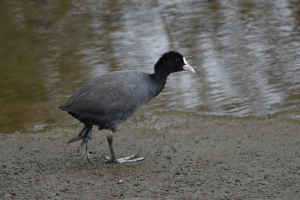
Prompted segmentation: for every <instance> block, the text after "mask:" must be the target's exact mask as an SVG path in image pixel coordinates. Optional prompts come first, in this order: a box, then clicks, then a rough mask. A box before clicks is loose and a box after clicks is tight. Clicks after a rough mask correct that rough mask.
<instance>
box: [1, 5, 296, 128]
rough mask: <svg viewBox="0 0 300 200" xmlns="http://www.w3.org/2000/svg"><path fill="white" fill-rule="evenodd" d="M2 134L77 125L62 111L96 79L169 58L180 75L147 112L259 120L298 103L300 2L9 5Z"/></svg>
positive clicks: (4, 14)
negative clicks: (186, 69) (180, 59)
mask: <svg viewBox="0 0 300 200" xmlns="http://www.w3.org/2000/svg"><path fill="white" fill-rule="evenodd" d="M0 5H1V6H0V13H1V14H0V16H1V17H0V24H1V28H0V44H1V45H0V133H14V132H16V131H21V132H26V131H43V130H46V128H47V127H51V126H53V125H57V124H60V125H63V124H66V125H68V124H70V123H73V122H74V121H75V119H72V118H71V117H70V116H68V115H67V113H65V112H61V111H60V110H58V109H57V106H58V105H60V104H62V103H64V102H65V101H67V99H68V98H69V97H70V95H72V94H73V93H74V92H75V91H76V90H77V89H78V88H79V87H81V86H82V85H83V84H85V83H86V82H88V81H89V80H91V79H93V78H94V77H96V76H99V75H102V74H105V73H108V72H111V71H116V70H125V69H133V70H141V71H144V72H149V73H150V72H152V71H153V65H154V63H155V62H156V61H157V59H158V58H159V57H160V56H161V54H163V53H164V52H166V51H169V50H176V51H178V52H180V53H182V54H183V55H184V56H185V57H186V59H187V61H188V62H189V64H190V65H191V66H192V67H194V69H195V71H196V74H189V73H183V72H182V73H176V74H172V75H171V76H170V77H169V78H168V82H167V85H166V88H165V90H164V91H163V92H162V93H161V94H160V95H159V96H158V97H156V98H155V99H154V100H153V101H151V102H150V103H149V104H148V105H147V106H146V107H145V108H144V109H146V110H147V109H148V111H147V112H150V113H151V111H153V110H155V109H160V110H163V109H166V110H170V109H176V110H186V111H190V112H197V113H200V114H204V115H225V116H226V115H233V116H237V117H247V116H261V115H270V114H276V113H283V112H291V113H294V114H295V115H296V116H299V115H300V114H299V113H300V112H299V105H300V55H299V52H300V1H299V0H272V1H269V0H244V1H239V0H231V1H229V0H222V1H221V0H219V1H218V0H199V1H188V0H187V1H183V0H174V1H160V0H158V1H135V0H132V1H99V0H81V1H78V0H64V1H59V0H51V1H50V0H2V1H1V3H0Z"/></svg>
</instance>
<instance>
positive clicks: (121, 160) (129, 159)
mask: <svg viewBox="0 0 300 200" xmlns="http://www.w3.org/2000/svg"><path fill="white" fill-rule="evenodd" d="M136 157H137V155H136V154H134V155H131V156H127V157H125V158H119V159H112V158H110V157H108V156H105V159H106V161H105V163H126V162H138V161H142V160H145V158H143V157H140V158H136Z"/></svg>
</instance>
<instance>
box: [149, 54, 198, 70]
mask: <svg viewBox="0 0 300 200" xmlns="http://www.w3.org/2000/svg"><path fill="white" fill-rule="evenodd" d="M154 69H155V72H158V71H160V73H162V72H164V73H167V74H170V73H174V72H180V71H183V70H186V71H188V72H191V73H195V70H194V69H193V68H192V67H191V66H190V65H189V64H188V63H187V61H186V59H185V58H184V57H183V56H182V55H181V54H180V53H178V52H175V51H169V52H167V53H165V54H163V55H162V56H161V57H160V59H159V60H158V61H157V63H156V64H155V67H154Z"/></svg>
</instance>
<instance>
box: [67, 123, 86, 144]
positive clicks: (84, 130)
mask: <svg viewBox="0 0 300 200" xmlns="http://www.w3.org/2000/svg"><path fill="white" fill-rule="evenodd" d="M88 128H89V126H84V127H83V129H82V130H81V131H80V133H79V134H78V136H76V137H74V138H73V139H72V140H70V141H69V142H68V144H69V143H71V142H76V141H78V140H82V139H83V138H84V136H85V134H86V132H87V131H88Z"/></svg>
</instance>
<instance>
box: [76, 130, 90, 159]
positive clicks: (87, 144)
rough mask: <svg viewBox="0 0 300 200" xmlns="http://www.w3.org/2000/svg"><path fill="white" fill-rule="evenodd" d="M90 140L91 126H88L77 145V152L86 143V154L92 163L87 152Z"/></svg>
mask: <svg viewBox="0 0 300 200" xmlns="http://www.w3.org/2000/svg"><path fill="white" fill-rule="evenodd" d="M91 140H92V126H90V128H89V129H88V131H87V132H86V134H85V135H84V138H83V140H82V143H81V145H80V146H79V147H78V153H79V151H80V150H81V149H82V147H83V146H84V145H85V144H86V155H87V159H88V161H89V162H90V163H92V162H91V159H90V153H89V144H90V141H91Z"/></svg>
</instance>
